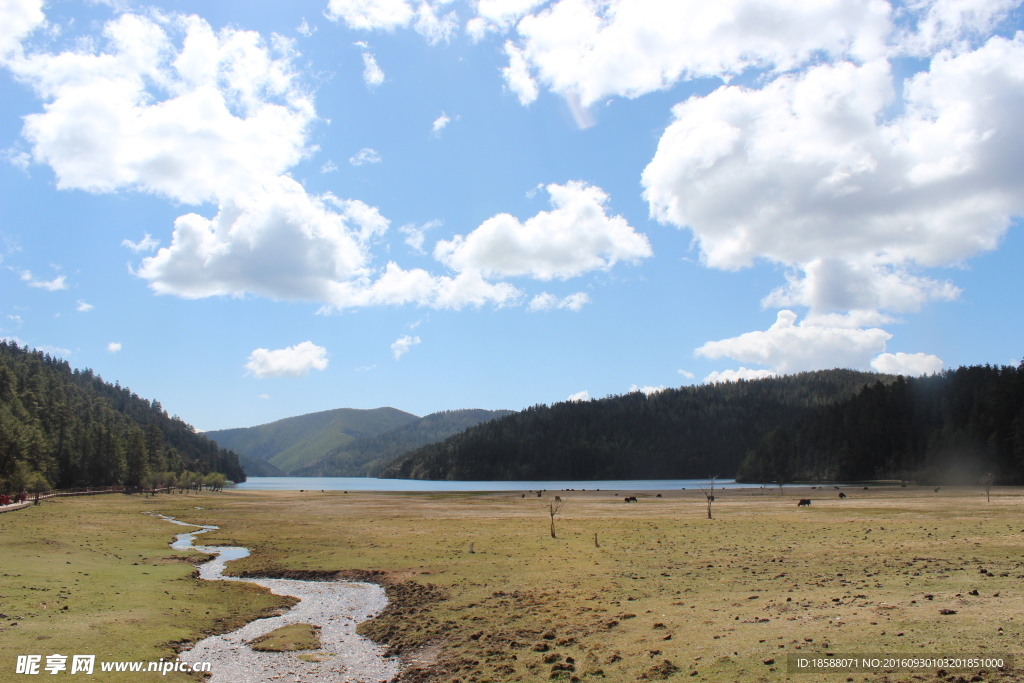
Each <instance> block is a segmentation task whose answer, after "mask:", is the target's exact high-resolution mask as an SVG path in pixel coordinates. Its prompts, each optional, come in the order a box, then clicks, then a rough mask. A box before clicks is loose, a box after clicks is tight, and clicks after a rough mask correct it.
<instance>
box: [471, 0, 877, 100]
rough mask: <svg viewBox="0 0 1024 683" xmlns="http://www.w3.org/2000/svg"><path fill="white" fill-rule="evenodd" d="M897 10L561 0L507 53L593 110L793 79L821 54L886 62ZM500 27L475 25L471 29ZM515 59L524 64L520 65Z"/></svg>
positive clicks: (847, 0) (757, 1)
mask: <svg viewBox="0 0 1024 683" xmlns="http://www.w3.org/2000/svg"><path fill="white" fill-rule="evenodd" d="M500 4H501V5H503V6H510V4H509V3H500ZM522 4H524V5H525V4H526V3H522ZM518 9H519V8H515V10H518ZM488 11H490V10H488ZM890 12H891V8H890V7H889V5H888V3H885V2H881V1H879V0H874V1H868V2H861V1H860V0H832V1H830V2H809V3H794V2H790V1H789V0H768V1H764V0H721V1H719V2H715V3H697V2H664V1H663V0H608V1H606V2H600V3H598V2H590V1H589V0H558V1H557V2H554V3H553V4H551V5H550V6H549V7H547V8H546V9H544V10H543V11H541V12H539V13H537V14H531V15H528V16H525V17H523V18H522V19H521V20H520V21H519V23H518V25H517V30H518V33H519V44H518V45H517V46H516V47H517V52H515V53H513V52H511V51H510V50H509V49H508V48H506V52H508V53H509V56H510V58H511V60H512V62H510V69H512V70H513V71H514V72H517V73H519V74H522V73H523V72H524V71H532V72H535V73H536V78H537V80H539V81H541V82H542V83H544V84H545V85H546V86H547V87H548V88H549V89H551V90H552V91H553V92H556V93H559V94H567V93H575V94H576V95H577V96H578V97H579V98H580V101H581V103H582V105H583V106H584V107H586V106H589V105H591V104H593V103H594V102H597V101H599V100H601V99H602V98H604V97H607V96H609V95H620V96H625V97H638V96H640V95H643V94H645V93H649V92H653V91H655V90H662V89H665V88H668V87H670V86H672V85H673V84H675V83H676V82H678V81H679V80H681V79H684V78H686V79H696V78H705V77H709V78H716V77H721V78H726V79H728V78H729V77H731V76H733V75H737V74H740V73H742V72H744V71H745V70H746V69H748V68H764V69H769V70H770V71H777V72H785V71H789V70H791V69H794V68H796V67H798V66H800V65H802V64H805V63H807V62H810V61H812V60H818V59H820V58H821V57H822V56H823V55H825V56H832V57H846V56H850V57H853V58H854V59H857V60H860V61H864V60H869V59H872V58H875V57H879V56H881V55H883V54H885V52H886V49H887V47H886V45H885V39H886V37H887V36H888V34H889V32H890V30H891V22H890ZM514 15H515V11H512V12H510V16H514ZM496 23H497V22H492V21H489V20H484V21H483V22H477V23H474V24H473V25H472V30H474V31H475V32H476V33H479V32H480V31H481V30H485V29H486V27H487V26H491V25H494V24H496ZM499 25H500V24H499ZM476 33H475V34H474V35H476ZM517 54H519V55H522V59H523V63H522V65H521V66H517V65H515V64H514V61H515V59H517V57H516V56H515V55H517ZM506 79H507V80H508V74H507V73H506ZM510 87H511V88H512V90H513V91H514V92H522V91H520V90H517V89H516V88H515V87H513V86H511V83H510ZM520 97H521V99H523V96H522V95H521V96H520ZM525 99H527V100H529V98H528V97H527V98H525Z"/></svg>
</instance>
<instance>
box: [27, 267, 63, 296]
mask: <svg viewBox="0 0 1024 683" xmlns="http://www.w3.org/2000/svg"><path fill="white" fill-rule="evenodd" d="M21 281H22V282H25V283H27V284H28V286H29V287H38V288H39V289H45V290H47V291H48V292H56V291H58V290H61V289H67V288H68V284H67V282H66V278H65V277H64V276H63V275H58V276H57V277H55V278H53V279H52V280H38V279H36V278H34V277H32V273H31V272H30V271H27V270H23V271H21Z"/></svg>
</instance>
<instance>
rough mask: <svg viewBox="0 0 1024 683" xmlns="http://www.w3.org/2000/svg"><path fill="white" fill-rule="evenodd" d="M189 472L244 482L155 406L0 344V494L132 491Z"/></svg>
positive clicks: (218, 451)
mask: <svg viewBox="0 0 1024 683" xmlns="http://www.w3.org/2000/svg"><path fill="white" fill-rule="evenodd" d="M186 470H187V471H192V472H197V473H200V474H209V473H212V472H220V473H221V474H223V475H224V476H225V477H227V478H228V479H230V480H233V481H245V472H244V471H243V470H242V468H241V467H240V466H239V464H238V457H237V456H236V455H235V454H234V453H233V452H231V451H228V450H224V449H222V448H219V447H218V446H217V444H216V443H214V442H213V441H210V440H209V439H207V438H206V437H204V436H203V435H201V434H197V433H196V431H195V429H194V428H193V427H192V426H191V425H188V424H186V423H185V422H183V421H182V420H180V419H179V418H178V417H177V416H175V417H169V416H168V415H167V412H166V411H164V409H163V408H162V407H161V406H160V404H159V403H158V402H157V401H155V400H154V401H148V400H146V399H144V398H141V397H139V396H138V395H136V394H134V393H132V392H131V391H130V390H129V389H127V388H124V387H121V386H120V385H118V384H109V383H107V382H104V381H103V379H102V378H101V377H98V376H97V375H95V374H93V372H92V370H88V369H86V370H72V369H71V367H70V365H69V364H68V363H67V361H64V360H61V359H59V358H52V357H51V356H50V355H49V354H44V353H42V352H40V351H35V350H29V349H28V348H23V347H19V346H18V345H17V344H15V343H13V342H8V341H0V491H3V490H11V489H17V490H20V489H21V488H22V487H23V486H28V487H30V488H33V487H38V488H43V489H45V488H48V487H55V488H68V487H78V486H108V485H113V484H125V485H130V486H133V485H137V484H140V483H145V482H146V481H147V479H148V478H150V477H152V476H153V475H155V474H157V473H163V472H177V473H181V472H183V471H186Z"/></svg>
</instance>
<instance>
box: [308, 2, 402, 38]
mask: <svg viewBox="0 0 1024 683" xmlns="http://www.w3.org/2000/svg"><path fill="white" fill-rule="evenodd" d="M326 14H327V17H328V18H329V19H331V20H332V21H338V20H341V21H344V22H345V23H346V24H347V25H348V27H349V28H353V29H357V30H363V31H373V30H384V31H393V30H394V29H396V28H401V27H403V26H406V25H407V24H408V23H409V22H410V21H411V20H412V18H413V16H414V13H413V10H412V7H410V6H409V3H407V2H405V0H328V3H327V12H326Z"/></svg>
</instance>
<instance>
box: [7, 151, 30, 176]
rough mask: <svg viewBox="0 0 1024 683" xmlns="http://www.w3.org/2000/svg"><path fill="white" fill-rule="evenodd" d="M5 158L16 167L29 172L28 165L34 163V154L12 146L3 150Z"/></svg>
mask: <svg viewBox="0 0 1024 683" xmlns="http://www.w3.org/2000/svg"><path fill="white" fill-rule="evenodd" d="M2 154H3V157H4V159H6V160H7V163H9V164H10V165H11V166H13V167H14V168H16V169H18V170H20V171H24V172H25V173H28V167H29V166H31V165H32V155H31V154H29V153H28V152H22V151H21V150H17V149H14V148H13V147H10V148H8V149H5V150H3V152H2Z"/></svg>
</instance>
